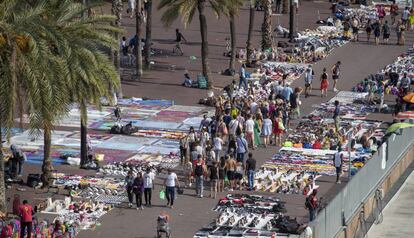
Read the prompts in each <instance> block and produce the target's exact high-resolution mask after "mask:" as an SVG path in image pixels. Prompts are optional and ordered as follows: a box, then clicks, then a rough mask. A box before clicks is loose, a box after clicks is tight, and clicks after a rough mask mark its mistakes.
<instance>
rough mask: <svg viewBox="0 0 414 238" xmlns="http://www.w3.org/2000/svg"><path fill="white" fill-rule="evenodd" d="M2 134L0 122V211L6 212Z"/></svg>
mask: <svg viewBox="0 0 414 238" xmlns="http://www.w3.org/2000/svg"><path fill="white" fill-rule="evenodd" d="M3 156H4V155H3V135H2V131H1V124H0V211H1V212H3V213H6V211H7V207H6V185H5V184H4V160H3Z"/></svg>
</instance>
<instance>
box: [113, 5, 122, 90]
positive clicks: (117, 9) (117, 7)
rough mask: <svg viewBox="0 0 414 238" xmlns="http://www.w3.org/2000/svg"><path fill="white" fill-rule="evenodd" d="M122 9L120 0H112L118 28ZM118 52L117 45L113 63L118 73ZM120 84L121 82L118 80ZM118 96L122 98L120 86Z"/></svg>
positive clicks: (117, 35)
mask: <svg viewBox="0 0 414 238" xmlns="http://www.w3.org/2000/svg"><path fill="white" fill-rule="evenodd" d="M122 10H123V3H122V0H112V8H111V11H112V15H114V16H115V17H116V20H115V26H116V27H118V28H120V27H121V20H122ZM115 39H116V40H117V41H118V42H119V33H117V32H116V33H115ZM120 63H121V60H120V53H119V47H117V48H115V50H114V65H115V67H116V70H117V71H118V73H119V74H120V73H121V72H120V68H121V66H120ZM119 84H121V82H119ZM118 97H120V98H122V87H119V91H118Z"/></svg>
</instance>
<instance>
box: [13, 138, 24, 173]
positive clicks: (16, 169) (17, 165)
mask: <svg viewBox="0 0 414 238" xmlns="http://www.w3.org/2000/svg"><path fill="white" fill-rule="evenodd" d="M10 151H11V152H12V158H11V162H12V165H11V168H12V169H11V172H12V173H11V174H12V176H13V177H16V176H17V175H18V176H22V175H23V165H24V162H25V161H26V160H27V158H26V154H25V153H24V152H23V151H22V150H21V149H20V148H19V147H17V145H15V144H12V145H10Z"/></svg>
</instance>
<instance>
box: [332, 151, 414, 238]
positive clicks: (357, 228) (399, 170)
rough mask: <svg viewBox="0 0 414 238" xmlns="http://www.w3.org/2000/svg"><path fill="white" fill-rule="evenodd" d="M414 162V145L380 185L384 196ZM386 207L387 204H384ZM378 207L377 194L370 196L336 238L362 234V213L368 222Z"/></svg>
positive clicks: (349, 237)
mask: <svg viewBox="0 0 414 238" xmlns="http://www.w3.org/2000/svg"><path fill="white" fill-rule="evenodd" d="M413 161H414V145H413V146H411V148H410V149H409V150H408V151H407V152H406V154H405V155H404V156H403V158H402V159H401V160H400V161H399V162H398V163H397V164H396V165H395V166H394V168H393V169H392V170H391V172H390V173H389V174H388V175H387V177H386V178H385V179H384V180H383V181H382V182H381V183H380V185H379V189H382V190H383V195H386V194H388V193H389V192H390V190H391V188H392V186H393V185H394V184H395V183H396V182H397V181H398V179H399V178H400V176H401V175H402V174H403V173H404V172H405V170H406V169H407V167H408V166H409V165H410V164H411V163H412V162H413ZM384 205H385V204H384ZM375 206H376V201H375V193H372V194H370V196H369V197H368V198H367V199H366V201H365V202H364V204H361V206H360V208H359V209H358V210H357V211H356V212H355V214H354V216H353V217H352V218H351V219H349V220H348V221H347V222H346V224H347V226H346V227H344V229H343V230H342V231H341V232H339V234H338V235H337V236H336V238H353V237H355V236H356V235H357V234H358V233H359V232H361V228H362V229H364V228H365V227H361V217H362V216H361V212H363V214H362V215H363V217H364V219H365V220H367V219H368V218H369V217H371V216H372V212H373V209H374V208H375Z"/></svg>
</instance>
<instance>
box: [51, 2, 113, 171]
mask: <svg viewBox="0 0 414 238" xmlns="http://www.w3.org/2000/svg"><path fill="white" fill-rule="evenodd" d="M51 2H52V3H54V4H51V5H52V6H53V7H54V9H55V10H54V11H53V16H50V18H49V20H50V21H53V22H56V23H55V24H56V25H57V26H58V28H59V29H60V32H59V33H60V36H61V37H62V39H63V40H64V41H65V43H66V44H65V45H66V46H65V45H59V46H62V49H61V50H62V55H64V56H65V59H66V60H67V63H68V65H69V66H68V68H67V74H66V75H65V79H66V82H67V87H68V89H69V93H70V101H71V102H76V103H78V104H79V107H80V111H81V165H84V163H85V161H86V159H87V154H88V153H87V106H88V103H92V104H95V105H96V106H98V107H100V106H101V102H100V99H101V97H107V98H109V99H112V96H113V94H112V89H113V87H114V89H115V90H117V89H118V88H119V74H118V72H117V71H116V69H115V67H114V65H113V64H112V63H111V61H110V60H109V58H108V57H107V55H106V54H105V52H104V50H105V49H110V48H114V47H117V46H118V44H117V40H116V39H115V38H114V35H115V33H119V32H120V30H119V28H117V27H113V26H111V24H110V23H111V22H112V21H113V20H115V17H113V16H106V15H100V16H92V17H89V18H79V17H77V16H79V15H80V13H82V12H83V11H85V8H83V7H82V6H81V5H79V4H73V1H72V0H52V1H51ZM64 46H65V47H64ZM69 62H70V63H69Z"/></svg>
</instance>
